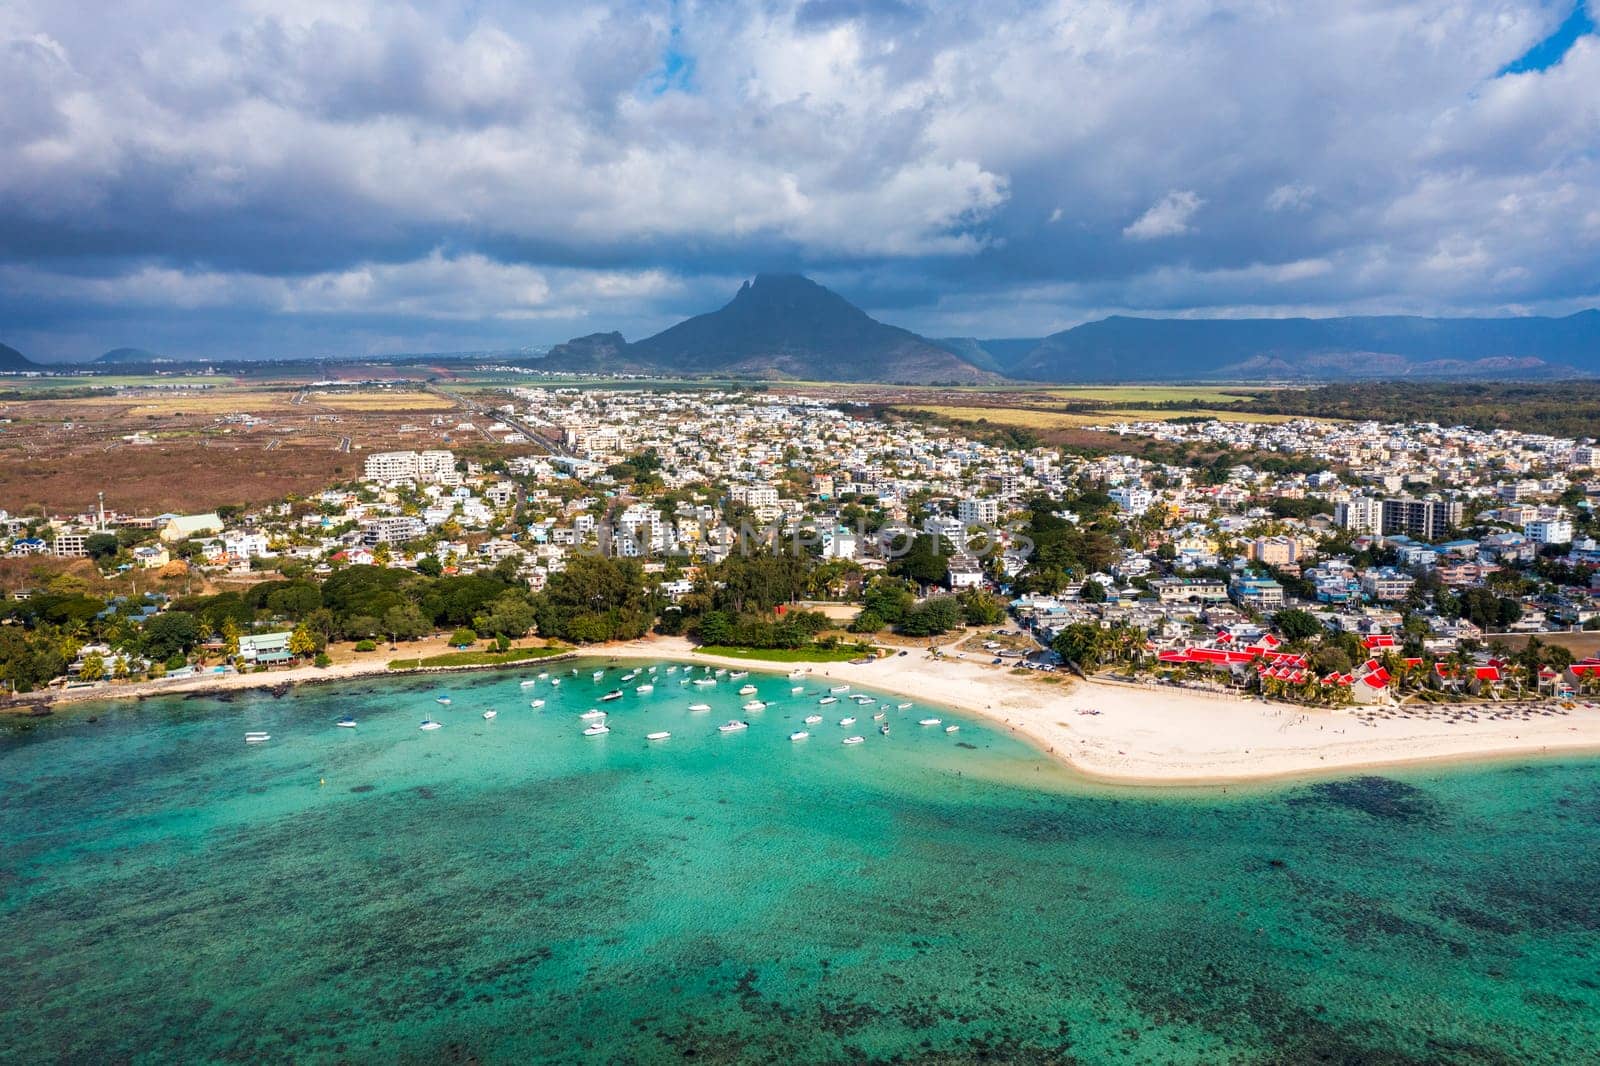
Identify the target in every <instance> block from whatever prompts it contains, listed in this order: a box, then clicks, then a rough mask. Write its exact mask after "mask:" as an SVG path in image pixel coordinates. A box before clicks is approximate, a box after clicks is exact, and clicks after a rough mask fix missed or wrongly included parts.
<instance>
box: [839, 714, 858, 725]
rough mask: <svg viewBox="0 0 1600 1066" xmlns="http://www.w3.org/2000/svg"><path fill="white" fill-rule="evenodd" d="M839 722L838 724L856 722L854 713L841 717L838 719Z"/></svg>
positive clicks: (852, 723) (853, 723)
mask: <svg viewBox="0 0 1600 1066" xmlns="http://www.w3.org/2000/svg"><path fill="white" fill-rule="evenodd" d="M839 724H840V725H855V724H856V720H855V716H854V715H850V716H847V717H844V718H841V719H839Z"/></svg>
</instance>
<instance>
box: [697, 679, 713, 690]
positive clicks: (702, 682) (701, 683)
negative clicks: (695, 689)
mask: <svg viewBox="0 0 1600 1066" xmlns="http://www.w3.org/2000/svg"><path fill="white" fill-rule="evenodd" d="M694 683H695V685H697V686H699V687H702V688H703V687H705V686H706V685H715V684H716V683H717V681H716V678H712V677H697V678H695V679H694Z"/></svg>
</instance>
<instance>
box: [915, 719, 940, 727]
mask: <svg viewBox="0 0 1600 1066" xmlns="http://www.w3.org/2000/svg"><path fill="white" fill-rule="evenodd" d="M917 724H918V725H938V724H939V719H937V718H924V719H923V720H922V721H920V722H918V723H917Z"/></svg>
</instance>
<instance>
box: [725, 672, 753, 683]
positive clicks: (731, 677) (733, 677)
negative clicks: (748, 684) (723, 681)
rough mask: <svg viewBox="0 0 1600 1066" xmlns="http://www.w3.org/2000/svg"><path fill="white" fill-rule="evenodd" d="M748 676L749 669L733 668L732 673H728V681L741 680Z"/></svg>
mask: <svg viewBox="0 0 1600 1066" xmlns="http://www.w3.org/2000/svg"><path fill="white" fill-rule="evenodd" d="M749 676H750V671H748V670H735V671H734V672H733V673H731V674H729V675H728V680H729V681H742V680H744V679H745V678H747V677H749Z"/></svg>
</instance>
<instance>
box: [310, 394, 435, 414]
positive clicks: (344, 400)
mask: <svg viewBox="0 0 1600 1066" xmlns="http://www.w3.org/2000/svg"><path fill="white" fill-rule="evenodd" d="M306 402H307V403H311V404H315V405H316V406H318V407H332V408H335V409H337V410H340V411H448V410H451V409H453V408H454V407H455V406H456V405H455V404H454V403H452V402H451V401H450V400H448V399H446V398H445V397H443V396H438V395H435V394H434V393H431V392H417V391H366V390H363V391H355V392H322V391H318V392H313V393H312V394H311V395H310V396H309V397H308V398H307V401H306Z"/></svg>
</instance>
